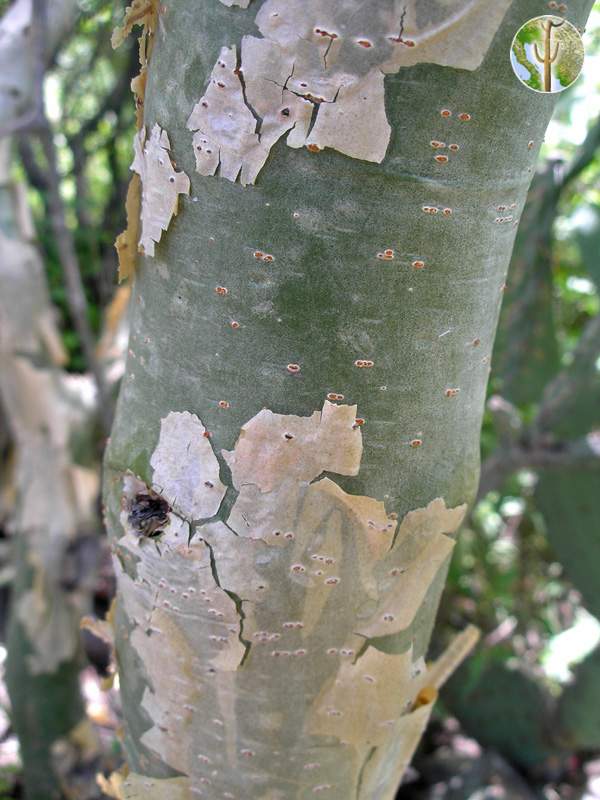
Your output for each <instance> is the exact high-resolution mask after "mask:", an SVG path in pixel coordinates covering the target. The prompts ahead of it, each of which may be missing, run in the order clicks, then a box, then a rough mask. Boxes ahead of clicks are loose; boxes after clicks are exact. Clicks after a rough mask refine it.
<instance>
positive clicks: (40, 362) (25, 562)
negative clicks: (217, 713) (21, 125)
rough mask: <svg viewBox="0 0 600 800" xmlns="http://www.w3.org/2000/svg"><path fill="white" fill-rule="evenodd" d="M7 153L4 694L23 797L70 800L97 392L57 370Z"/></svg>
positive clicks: (45, 301) (2, 392) (2, 360)
mask: <svg viewBox="0 0 600 800" xmlns="http://www.w3.org/2000/svg"><path fill="white" fill-rule="evenodd" d="M2 145H3V147H2V165H1V168H0V219H1V220H2V227H1V232H0V322H1V328H2V336H1V339H0V376H1V381H0V401H1V403H2V408H3V412H4V415H5V417H6V420H7V423H8V426H9V429H10V433H11V439H12V450H13V459H14V469H13V476H12V484H13V486H14V495H15V504H14V509H13V513H12V515H11V517H12V518H11V529H12V532H13V535H14V548H15V555H14V564H15V570H16V576H15V580H14V582H13V585H12V592H11V618H10V624H9V632H8V663H7V684H8V689H9V693H10V699H11V707H12V714H11V716H12V721H13V724H14V727H15V730H16V732H17V735H18V737H19V743H20V747H21V755H22V758H23V767H24V778H25V787H26V792H27V798H28V800H36V798H39V800H48V798H58V797H62V796H63V789H64V788H65V785H66V773H67V772H68V771H69V767H67V766H66V763H67V762H69V760H70V759H71V758H72V755H73V753H77V752H79V748H80V746H81V745H82V742H83V741H84V740H85V745H84V746H83V751H84V752H85V755H86V757H87V756H89V755H90V750H89V747H90V743H91V742H92V741H93V735H92V732H91V729H90V728H89V722H88V721H87V718H86V716H85V710H84V707H83V702H82V699H81V694H80V690H79V670H80V668H81V651H80V644H79V640H80V637H79V619H80V617H81V615H82V613H84V612H85V611H87V610H88V609H89V601H90V596H91V585H90V578H91V577H92V576H93V568H94V565H95V558H96V553H97V547H98V545H97V543H96V544H95V545H94V546H93V547H91V544H90V539H89V535H90V533H91V531H93V530H94V528H95V504H96V498H97V493H98V489H99V482H98V474H97V469H96V468H95V466H93V467H90V466H82V465H81V464H79V465H78V464H76V463H75V461H74V458H73V455H72V449H73V447H74V442H77V445H75V449H78V450H79V455H80V456H81V455H83V454H84V453H86V454H87V457H88V459H89V460H90V462H92V461H93V455H94V454H93V452H92V453H90V446H89V442H88V444H87V445H86V437H87V436H88V434H86V433H85V432H84V431H85V429H86V428H88V427H89V426H90V425H91V424H92V422H91V419H92V414H93V411H94V409H93V406H92V407H90V406H89V401H88V403H87V407H86V402H85V401H84V400H83V398H84V397H85V395H86V394H87V395H88V397H89V396H90V395H91V396H93V384H92V383H91V379H90V378H88V377H85V376H68V375H66V373H64V372H63V371H62V369H61V366H62V363H63V361H64V359H65V358H66V354H65V353H64V352H63V350H62V343H61V340H60V336H59V333H58V329H57V328H56V324H55V321H54V316H53V309H52V306H51V303H50V298H49V296H48V290H47V287H46V282H45V276H44V271H43V265H42V263H41V261H40V258H39V255H38V253H37V250H36V249H35V246H34V244H33V242H32V236H33V229H32V225H31V220H30V219H29V217H28V209H27V207H26V204H25V194H24V190H23V187H22V186H20V185H17V184H14V183H12V182H10V181H9V180H8V165H7V161H8V159H7V155H8V142H3V143H2ZM86 535H87V536H86ZM90 547H91V550H90ZM90 559H91V560H90ZM65 753H67V754H68V758H67V760H66V762H65V761H64V758H63V759H62V760H61V758H60V756H61V755H62V756H63V757H64V755H65ZM71 765H72V764H71Z"/></svg>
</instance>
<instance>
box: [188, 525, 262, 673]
mask: <svg viewBox="0 0 600 800" xmlns="http://www.w3.org/2000/svg"><path fill="white" fill-rule="evenodd" d="M200 541H201V542H204V544H205V545H206V547H207V548H208V553H209V556H210V569H211V572H212V576H213V580H214V582H215V583H216V585H217V586H218V587H219V589H221V591H223V592H225V594H226V595H227V596H228V597H229V598H230V599H231V600H232V601H233V604H234V605H235V610H236V611H237V613H238V616H239V618H240V629H239V631H238V639H239V641H240V642H241V644H242V645H243V646H244V655H243V656H242V658H241V661H240V663H239V664H238V665H237V669H240V668H241V667H242V666H243V665H244V662H245V661H246V659H247V658H248V656H249V654H250V648H251V647H252V642H250V641H248V639H244V636H243V634H244V620H245V619H246V613H245V611H244V609H243V606H242V603H243V602H244V601H243V600H242V598H241V597H240V596H239V595H238V594H236V593H235V592H234V591H232V590H231V589H226V588H225V587H224V586H222V585H221V581H220V579H219V573H218V570H217V561H216V558H215V554H214V550H213V548H212V545H211V544H209V543H208V542H207V541H206V539H202V538H200Z"/></svg>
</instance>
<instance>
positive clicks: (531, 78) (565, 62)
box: [510, 15, 585, 92]
mask: <svg viewBox="0 0 600 800" xmlns="http://www.w3.org/2000/svg"><path fill="white" fill-rule="evenodd" d="M584 55H585V54H584V49H583V42H582V41H581V35H580V34H579V31H578V30H577V28H575V26H574V25H571V23H570V22H568V21H567V20H566V19H562V18H561V17H553V16H550V15H547V16H543V17H534V18H533V19H530V20H529V21H528V22H526V23H525V24H524V25H522V26H521V27H520V28H519V30H518V31H517V33H516V34H515V38H514V39H513V42H512V46H511V48H510V63H511V64H512V68H513V71H514V73H515V75H516V76H517V78H518V79H519V80H520V81H521V83H522V84H523V85H524V86H527V87H528V88H529V89H532V90H533V91H534V92H562V91H564V90H565V89H567V88H568V87H569V86H570V85H571V84H572V83H573V82H574V81H575V80H577V77H578V76H579V73H580V72H581V67H582V66H583V58H584Z"/></svg>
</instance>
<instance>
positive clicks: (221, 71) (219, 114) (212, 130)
mask: <svg viewBox="0 0 600 800" xmlns="http://www.w3.org/2000/svg"><path fill="white" fill-rule="evenodd" d="M187 126H188V128H189V129H190V130H193V131H196V133H195V134H194V140H193V141H194V155H195V157H196V171H197V172H199V173H200V174H201V175H214V174H215V173H216V171H217V168H218V167H219V165H220V175H221V176H222V177H223V178H227V180H230V181H235V180H236V179H237V177H238V175H239V172H240V170H241V168H242V164H243V163H244V158H245V154H246V153H249V152H255V151H256V150H257V149H258V148H259V141H258V135H257V134H256V118H255V117H254V115H253V114H252V112H251V111H250V109H249V108H248V106H247V105H246V103H245V101H244V93H243V89H242V82H241V80H240V77H239V75H238V73H237V60H236V48H235V47H222V48H221V52H220V54H219V58H218V60H217V63H216V64H215V66H214V68H213V71H212V74H211V76H210V82H209V84H208V88H207V90H206V92H205V93H204V95H203V96H202V97H201V98H200V100H199V102H198V103H196V105H195V106H194V109H193V111H192V113H191V114H190V117H189V119H188V121H187Z"/></svg>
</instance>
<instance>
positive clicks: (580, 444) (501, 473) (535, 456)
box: [477, 431, 600, 501]
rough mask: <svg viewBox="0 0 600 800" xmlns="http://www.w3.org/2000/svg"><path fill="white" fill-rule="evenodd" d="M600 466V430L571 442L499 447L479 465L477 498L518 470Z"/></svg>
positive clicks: (498, 485) (594, 467)
mask: <svg viewBox="0 0 600 800" xmlns="http://www.w3.org/2000/svg"><path fill="white" fill-rule="evenodd" d="M574 467H577V468H580V469H581V468H587V469H600V432H598V431H593V432H592V433H588V434H587V436H583V437H581V438H580V439H575V440H573V441H571V442H555V441H545V442H542V441H537V442H535V443H534V444H526V443H515V444H513V445H511V446H509V447H506V448H500V449H499V450H497V451H496V452H494V453H492V455H491V456H490V457H489V458H487V459H486V460H485V461H484V462H483V464H482V467H481V479H480V483H479V491H478V493H477V500H478V501H479V500H481V499H482V498H484V497H485V496H486V494H488V492H491V491H493V490H494V489H499V488H500V487H501V486H502V485H503V483H504V482H505V481H506V479H507V478H508V477H510V475H512V473H513V472H516V471H517V470H519V469H565V468H574Z"/></svg>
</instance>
